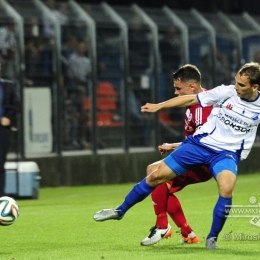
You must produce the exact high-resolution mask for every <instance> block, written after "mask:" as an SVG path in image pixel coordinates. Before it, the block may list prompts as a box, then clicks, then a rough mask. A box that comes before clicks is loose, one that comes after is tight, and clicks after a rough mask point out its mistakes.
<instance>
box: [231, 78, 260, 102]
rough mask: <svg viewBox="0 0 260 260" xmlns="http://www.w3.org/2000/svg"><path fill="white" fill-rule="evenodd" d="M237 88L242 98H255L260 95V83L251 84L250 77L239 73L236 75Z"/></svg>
mask: <svg viewBox="0 0 260 260" xmlns="http://www.w3.org/2000/svg"><path fill="white" fill-rule="evenodd" d="M235 81H236V84H235V90H236V92H237V95H238V96H239V97H240V98H243V99H246V100H255V99H256V98H257V96H258V91H257V90H258V85H251V84H250V81H249V77H248V76H246V75H242V76H241V75H239V74H237V75H236V77H235Z"/></svg>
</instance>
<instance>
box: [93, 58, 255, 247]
mask: <svg viewBox="0 0 260 260" xmlns="http://www.w3.org/2000/svg"><path fill="white" fill-rule="evenodd" d="M235 82H236V83H235V85H229V86H225V85H221V86H218V87H216V88H214V89H212V90H209V91H204V92H201V93H199V94H197V95H185V96H181V97H176V98H173V99H170V100H168V101H165V102H162V103H159V104H151V103H147V104H146V105H144V106H142V107H141V111H142V112H150V113H152V112H157V111H158V110H160V109H165V108H170V107H187V106H191V105H194V104H198V103H200V104H201V106H202V107H204V106H210V105H213V109H212V112H211V114H210V116H209V117H208V120H207V122H206V123H205V124H204V125H203V126H202V127H201V128H200V129H198V130H197V131H196V132H195V133H194V135H193V136H189V137H188V138H187V139H186V140H185V141H184V142H183V143H182V144H181V145H180V146H179V147H178V148H177V149H176V150H175V151H174V152H172V153H171V154H170V155H169V156H167V157H166V158H165V159H164V160H163V161H162V163H161V165H160V166H159V167H158V169H157V170H156V171H154V172H153V173H152V174H150V175H149V176H147V177H146V178H145V179H143V180H142V181H141V182H139V183H138V184H136V185H135V186H134V187H133V189H132V190H131V191H130V192H129V193H128V194H127V196H126V198H125V200H124V202H123V203H122V204H121V205H120V206H119V207H117V208H116V209H105V210H101V211H98V212H96V213H95V214H94V219H95V220H96V221H104V220H109V219H118V220H119V219H122V218H123V216H124V214H125V213H126V211H127V210H129V209H130V208H131V207H132V206H134V205H135V204H136V203H138V202H140V201H142V200H143V199H144V198H146V197H147V196H148V195H149V194H150V193H151V192H152V191H153V189H154V188H155V187H156V186H158V185H159V184H161V183H164V182H166V181H168V180H170V179H173V178H175V177H176V176H178V175H181V174H183V173H185V172H186V171H187V170H188V169H190V168H193V167H196V166H197V165H201V164H206V165H209V169H210V171H211V173H212V174H213V176H214V178H215V179H216V181H217V183H218V190H219V198H218V200H217V203H216V205H215V208H214V210H213V220H212V226H211V230H210V232H209V234H208V236H207V239H206V248H208V249H216V248H218V246H217V239H218V236H219V233H220V232H221V230H222V228H223V226H224V224H225V221H226V218H227V215H228V212H229V209H230V207H231V205H232V192H233V190H234V187H235V183H236V178H237V166H238V164H239V161H240V160H243V159H246V158H247V156H248V154H249V152H250V150H251V148H252V145H253V143H254V140H255V136H256V131H257V126H258V124H259V123H260V93H259V91H258V88H259V86H260V65H259V63H255V62H250V63H246V64H245V65H244V66H242V67H241V68H240V70H239V71H238V73H237V74H236V77H235Z"/></svg>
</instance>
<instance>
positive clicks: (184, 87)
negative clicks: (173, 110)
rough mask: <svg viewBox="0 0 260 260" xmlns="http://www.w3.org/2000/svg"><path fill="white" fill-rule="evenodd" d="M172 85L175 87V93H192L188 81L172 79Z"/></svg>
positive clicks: (180, 94)
mask: <svg viewBox="0 0 260 260" xmlns="http://www.w3.org/2000/svg"><path fill="white" fill-rule="evenodd" d="M173 86H174V88H175V92H174V94H175V95H178V96H184V95H191V94H193V89H192V88H191V83H190V82H183V81H181V80H179V79H177V80H173Z"/></svg>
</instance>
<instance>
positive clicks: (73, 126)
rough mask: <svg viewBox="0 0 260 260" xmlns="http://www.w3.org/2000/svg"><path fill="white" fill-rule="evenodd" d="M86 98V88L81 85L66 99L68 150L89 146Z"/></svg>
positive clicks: (65, 127) (65, 139) (65, 136)
mask: <svg viewBox="0 0 260 260" xmlns="http://www.w3.org/2000/svg"><path fill="white" fill-rule="evenodd" d="M84 98H85V88H84V87H79V88H78V89H77V90H75V91H74V92H72V93H70V95H69V96H68V97H67V99H66V100H65V114H64V116H65V120H64V143H65V149H66V150H78V149H80V150H81V149H86V148H87V147H88V143H87V113H86V111H85V109H84V100H85V99H84Z"/></svg>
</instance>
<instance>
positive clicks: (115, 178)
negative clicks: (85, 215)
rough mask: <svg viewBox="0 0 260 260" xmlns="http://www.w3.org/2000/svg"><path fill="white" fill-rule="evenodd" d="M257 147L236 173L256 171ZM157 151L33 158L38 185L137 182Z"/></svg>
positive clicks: (258, 168) (157, 157)
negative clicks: (39, 177) (39, 176)
mask: <svg viewBox="0 0 260 260" xmlns="http://www.w3.org/2000/svg"><path fill="white" fill-rule="evenodd" d="M259 154H260V147H254V148H253V149H252V151H251V153H250V155H249V157H248V158H247V159H246V160H244V161H242V162H241V163H240V165H239V169H238V171H239V174H246V173H254V172H259V171H260V162H259ZM161 158H162V157H161V156H160V154H159V153H158V152H156V151H155V152H145V153H128V154H127V153H124V154H109V155H84V156H71V157H50V158H37V159H33V161H35V162H36V163H37V164H38V166H39V168H40V175H41V177H42V180H41V182H40V185H41V187H58V186H76V185H90V184H115V183H127V182H139V181H140V180H142V178H144V177H145V174H146V167H147V165H148V164H150V163H152V162H155V161H157V160H160V159H161Z"/></svg>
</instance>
